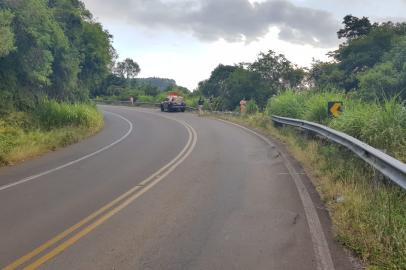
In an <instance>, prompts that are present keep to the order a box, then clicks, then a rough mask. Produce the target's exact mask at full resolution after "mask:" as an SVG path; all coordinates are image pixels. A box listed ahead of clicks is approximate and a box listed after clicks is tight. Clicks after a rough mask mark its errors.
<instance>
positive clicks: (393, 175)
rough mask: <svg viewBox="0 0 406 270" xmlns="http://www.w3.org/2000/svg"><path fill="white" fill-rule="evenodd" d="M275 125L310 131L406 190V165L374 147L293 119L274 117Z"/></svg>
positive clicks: (322, 127) (324, 128)
mask: <svg viewBox="0 0 406 270" xmlns="http://www.w3.org/2000/svg"><path fill="white" fill-rule="evenodd" d="M271 118H272V120H273V121H274V122H275V123H279V124H283V125H289V126H294V127H298V128H302V129H305V130H310V131H312V132H315V133H317V134H319V135H322V136H323V137H325V138H327V139H328V140H330V141H333V142H336V143H338V144H340V145H342V146H344V147H346V148H347V149H349V150H351V151H352V152H354V153H355V154H356V155H357V156H359V157H360V158H361V159H363V160H364V161H365V162H367V163H368V164H370V165H371V166H372V167H374V168H375V169H376V170H378V171H379V172H381V173H382V174H383V175H385V176H386V177H388V178H389V179H391V180H392V181H393V182H395V183H396V184H398V185H399V186H400V187H402V188H403V189H404V190H406V164H405V163H403V162H401V161H399V160H397V159H395V158H393V157H391V156H389V155H387V154H385V153H384V152H382V151H380V150H378V149H376V148H373V147H372V146H370V145H368V144H366V143H364V142H362V141H360V140H358V139H356V138H354V137H351V136H350V135H347V134H345V133H343V132H340V131H337V130H334V129H332V128H329V127H326V126H323V125H320V124H317V123H313V122H309V121H305V120H299V119H293V118H287V117H280V116H276V115H272V117H271Z"/></svg>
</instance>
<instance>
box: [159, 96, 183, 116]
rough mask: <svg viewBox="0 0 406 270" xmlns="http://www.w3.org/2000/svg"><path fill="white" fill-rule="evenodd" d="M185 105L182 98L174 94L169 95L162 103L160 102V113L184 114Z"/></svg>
mask: <svg viewBox="0 0 406 270" xmlns="http://www.w3.org/2000/svg"><path fill="white" fill-rule="evenodd" d="M185 110H186V104H185V102H184V101H183V97H182V96H180V95H178V94H176V93H171V94H169V95H168V96H167V97H166V98H165V100H164V101H162V102H161V112H184V111H185Z"/></svg>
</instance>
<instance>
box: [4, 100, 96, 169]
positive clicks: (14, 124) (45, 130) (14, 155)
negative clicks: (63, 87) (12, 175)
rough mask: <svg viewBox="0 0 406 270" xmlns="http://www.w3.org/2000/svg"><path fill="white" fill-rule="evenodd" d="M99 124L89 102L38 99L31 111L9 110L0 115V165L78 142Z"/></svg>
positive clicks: (94, 130)
mask: <svg viewBox="0 0 406 270" xmlns="http://www.w3.org/2000/svg"><path fill="white" fill-rule="evenodd" d="M102 127H103V116H102V114H101V113H100V112H99V111H98V110H97V108H96V106H95V105H92V104H83V103H82V104H68V103H58V102H56V101H47V100H45V101H42V102H41V103H39V104H38V105H37V106H36V107H35V110H34V111H29V112H27V111H24V112H11V113H8V114H7V115H6V116H4V117H2V118H1V119H0V166H4V165H10V164H14V163H16V162H18V161H22V160H26V159H28V158H31V157H34V156H37V155H39V154H43V153H45V152H48V151H53V150H55V149H57V148H59V147H63V146H67V145H69V144H72V143H75V142H78V141H79V140H81V139H83V138H85V137H88V136H90V135H92V134H94V133H96V132H97V131H99V130H100V129H101V128H102Z"/></svg>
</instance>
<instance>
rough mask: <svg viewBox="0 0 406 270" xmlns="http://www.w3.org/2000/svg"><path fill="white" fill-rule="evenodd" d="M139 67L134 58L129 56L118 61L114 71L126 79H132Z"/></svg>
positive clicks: (138, 71)
mask: <svg viewBox="0 0 406 270" xmlns="http://www.w3.org/2000/svg"><path fill="white" fill-rule="evenodd" d="M140 71H141V69H140V67H139V65H138V64H137V62H134V60H132V59H130V58H126V59H125V60H124V61H122V62H118V63H117V66H116V73H117V74H118V75H119V76H120V77H122V78H126V79H132V78H135V77H136V76H137V75H138V73H140Z"/></svg>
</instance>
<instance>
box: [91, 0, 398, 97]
mask: <svg viewBox="0 0 406 270" xmlns="http://www.w3.org/2000/svg"><path fill="white" fill-rule="evenodd" d="M84 3H85V5H86V7H87V8H88V9H89V10H90V11H91V12H92V13H93V15H94V17H95V18H96V20H97V21H99V22H101V23H102V24H103V25H104V27H105V28H106V29H107V30H108V31H109V32H110V33H111V34H112V35H113V36H114V47H115V48H116V50H117V52H118V54H119V59H124V58H126V57H130V58H132V59H134V60H135V61H136V62H138V64H139V65H140V67H141V73H140V75H139V77H152V76H155V77H163V78H171V79H175V80H176V82H177V83H178V85H182V86H186V87H188V88H189V89H195V88H196V87H197V84H198V82H199V81H201V80H204V79H206V78H208V77H209V76H210V72H211V71H212V70H213V69H214V68H215V67H216V66H217V65H218V64H219V63H222V64H236V63H240V62H252V61H254V60H255V59H256V57H257V55H258V53H259V52H261V51H263V52H266V51H268V50H274V51H276V52H277V53H283V54H285V55H286V57H287V58H288V59H289V60H291V61H292V62H294V63H296V64H298V65H300V66H309V64H310V63H311V62H312V59H313V58H315V59H320V60H326V59H327V58H326V56H325V54H326V53H327V52H328V51H331V50H333V49H335V48H336V47H337V46H338V42H339V41H338V40H337V37H336V32H337V31H338V29H339V28H340V23H341V21H342V18H343V17H344V16H345V15H346V14H352V15H354V16H359V17H361V16H368V17H370V19H371V20H372V21H385V20H389V19H390V20H394V21H406V15H405V12H404V11H405V10H406V0H386V1H382V0H115V1H101V0H84Z"/></svg>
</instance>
